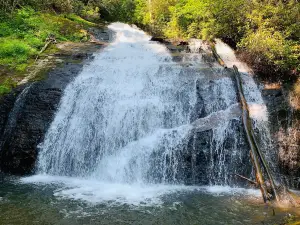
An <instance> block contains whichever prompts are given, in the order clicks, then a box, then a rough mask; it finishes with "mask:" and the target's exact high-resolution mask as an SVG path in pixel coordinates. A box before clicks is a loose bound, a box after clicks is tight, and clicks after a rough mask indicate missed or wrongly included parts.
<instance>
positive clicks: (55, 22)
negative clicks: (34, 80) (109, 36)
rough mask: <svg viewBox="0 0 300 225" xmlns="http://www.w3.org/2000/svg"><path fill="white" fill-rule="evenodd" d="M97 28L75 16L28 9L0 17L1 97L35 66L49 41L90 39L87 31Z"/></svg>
mask: <svg viewBox="0 0 300 225" xmlns="http://www.w3.org/2000/svg"><path fill="white" fill-rule="evenodd" d="M91 26H96V24H95V23H92V22H89V21H87V20H85V19H83V18H81V17H80V16H78V15H76V14H74V13H71V12H70V13H55V12H51V11H49V10H48V11H37V9H33V8H31V7H29V6H24V7H20V8H18V9H15V10H14V11H12V12H11V13H2V14H0V43H1V44H0V95H1V94H5V93H8V92H10V90H11V88H13V87H14V86H15V85H16V76H18V77H20V76H23V74H24V73H25V72H26V69H27V68H28V67H29V66H30V65H32V64H33V63H34V62H35V59H36V58H37V56H38V55H39V54H40V51H41V49H43V47H44V45H45V43H46V42H47V39H48V38H49V37H53V38H55V40H56V41H58V42H60V41H73V42H81V41H87V40H88V39H89V34H88V32H87V28H89V27H91Z"/></svg>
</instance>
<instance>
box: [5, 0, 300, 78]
mask: <svg viewBox="0 0 300 225" xmlns="http://www.w3.org/2000/svg"><path fill="white" fill-rule="evenodd" d="M0 9H1V12H0V14H1V16H0V43H1V45H0V64H1V63H2V64H4V63H6V64H14V62H15V59H14V58H16V57H17V58H18V65H15V67H18V66H19V67H20V65H22V62H25V61H26V60H28V58H30V57H32V56H34V55H35V54H36V52H37V51H38V49H39V48H41V46H43V43H44V41H45V39H46V38H47V36H48V35H49V34H50V33H54V34H55V36H56V37H57V38H58V40H62V41H63V40H79V41H82V40H85V39H87V38H88V37H87V35H86V33H84V32H83V31H82V28H84V26H89V25H92V24H89V23H91V22H95V23H96V22H97V20H98V19H99V18H100V17H101V18H102V19H103V20H106V21H122V22H126V23H132V24H136V25H138V26H139V27H141V28H143V29H145V30H147V31H148V32H150V33H152V34H154V35H156V36H160V37H164V38H171V39H188V38H201V39H204V40H208V41H212V40H213V39H214V38H221V39H223V40H224V41H225V42H227V43H229V44H230V45H231V46H233V47H234V48H236V49H237V50H238V52H240V57H242V58H243V60H245V61H247V62H248V63H250V64H251V65H252V66H253V68H254V69H255V70H256V71H257V72H259V73H260V74H262V75H268V76H271V77H273V78H288V77H291V76H294V77H295V76H298V75H299V72H300V63H299V61H300V3H299V1H298V0H0ZM82 18H83V19H82ZM78 24H80V26H81V27H79V28H80V29H79V28H78V26H77V25H78ZM75 31H76V32H75ZM24 40H25V41H24ZM21 67H22V66H21ZM24 67H25V66H24ZM19 69H20V70H22V68H19Z"/></svg>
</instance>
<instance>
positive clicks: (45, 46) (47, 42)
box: [35, 35, 56, 61]
mask: <svg viewBox="0 0 300 225" xmlns="http://www.w3.org/2000/svg"><path fill="white" fill-rule="evenodd" d="M51 43H56V39H55V37H54V36H53V35H50V36H49V37H48V38H47V39H46V43H45V45H44V47H43V48H42V49H41V51H40V52H39V53H38V55H37V56H36V58H35V61H36V60H38V58H39V56H40V54H42V53H43V52H44V51H46V49H47V48H48V46H49V45H50V44H51Z"/></svg>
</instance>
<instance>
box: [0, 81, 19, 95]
mask: <svg viewBox="0 0 300 225" xmlns="http://www.w3.org/2000/svg"><path fill="white" fill-rule="evenodd" d="M16 85H17V84H16V82H15V81H14V80H12V79H11V78H7V79H5V81H4V82H3V83H2V84H0V96H1V95H4V94H8V93H9V92H10V91H11V89H12V88H14V87H16Z"/></svg>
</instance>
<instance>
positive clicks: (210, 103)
mask: <svg viewBox="0 0 300 225" xmlns="http://www.w3.org/2000/svg"><path fill="white" fill-rule="evenodd" d="M109 28H110V29H111V30H113V31H114V32H115V40H114V41H113V42H112V43H111V44H110V45H109V46H108V47H106V48H105V49H104V50H101V51H100V52H97V53H95V58H94V60H93V61H92V62H90V63H89V64H88V65H86V66H85V67H84V68H83V71H82V72H81V73H80V74H79V75H78V77H76V78H75V80H74V81H72V82H71V83H70V84H69V85H68V86H67V88H66V89H65V91H64V95H63V97H62V100H61V102H60V106H59V108H58V110H57V113H56V115H55V119H54V121H53V122H52V124H51V126H50V128H49V130H48V132H47V134H46V136H45V139H44V141H43V143H41V144H40V145H39V149H40V150H39V151H40V152H39V158H38V163H37V174H38V175H37V176H35V177H33V178H31V181H34V182H45V181H51V182H52V181H56V180H57V179H62V180H64V182H65V183H67V184H69V185H71V184H72V185H74V186H75V187H76V188H75V189H76V190H75V189H68V190H64V191H60V192H59V193H58V194H57V195H62V196H64V195H69V196H72V197H73V198H81V197H82V196H86V198H89V199H91V197H90V195H93V196H94V195H95V193H98V194H99V196H101V200H103V199H102V198H105V199H106V200H107V198H110V197H112V195H113V194H112V193H109V194H110V197H108V196H105V197H104V194H103V193H106V195H109V194H108V193H107V192H108V190H107V188H108V189H110V188H111V189H113V190H116V189H117V190H116V192H118V193H119V192H120V193H123V192H126V194H125V193H123V194H124V195H122V194H120V195H122V196H121V198H129V196H131V194H129V195H128V190H129V191H130V190H131V188H133V187H135V189H134V190H135V192H136V193H138V192H139V193H142V195H143V197H144V200H145V199H148V198H151V196H152V194H153V193H156V191H155V190H157V194H160V193H161V192H163V191H162V190H165V189H167V190H169V191H170V190H171V191H174V190H177V188H183V186H182V185H187V184H188V185H236V184H238V183H239V182H238V181H237V180H236V178H235V177H234V176H233V174H243V175H246V176H251V172H252V167H251V163H250V158H249V152H248V145H247V143H246V141H245V140H246V139H245V136H244V132H243V128H242V126H241V121H240V113H241V111H240V108H239V104H238V100H237V96H236V91H235V88H234V82H233V81H232V78H231V77H230V75H229V73H227V72H226V71H223V70H222V68H221V67H220V66H218V65H216V64H214V65H212V64H207V63H206V62H205V60H203V57H202V56H201V55H200V57H199V54H198V53H196V52H191V53H190V55H189V54H188V53H186V56H185V57H184V59H183V60H184V61H185V64H178V63H176V62H174V61H172V57H171V54H170V53H169V51H168V49H167V48H166V47H165V46H164V45H161V44H159V43H156V42H151V41H149V40H150V36H148V35H147V34H145V33H144V32H143V31H141V30H139V29H137V28H133V27H131V26H129V25H125V24H121V23H114V24H111V25H110V26H109ZM195 46H196V47H195V49H199V46H197V45H195ZM202 50H203V49H202ZM195 51H197V50H195ZM197 54H198V55H197ZM201 54H205V53H201ZM51 177H52V178H51ZM70 179H73V180H70ZM78 179H79V180H80V181H78ZM29 180H30V178H29ZM83 180H84V181H83ZM93 182H96V183H97V187H95V186H93V185H91V183H93ZM84 184H86V185H85V186H84V187H83V186H81V185H84ZM78 185H79V186H80V188H78ZM120 185H121V186H120ZM153 185H156V187H157V188H158V189H155V188H154V189H151V188H152V187H153ZM162 185H163V186H164V187H166V186H167V187H168V188H162ZM89 186H93V187H94V188H92V189H90V188H91V187H89ZM100 186H101V187H102V188H101V190H102V192H101V193H99V192H100V191H99V190H98V189H99V187H100ZM141 186H142V187H143V188H142V189H138V190H137V189H136V188H137V187H141ZM103 188H106V189H105V190H103ZM145 188H146V189H145ZM184 188H187V186H184ZM95 189H96V190H95ZM145 190H148V191H149V192H147V191H145ZM78 192H81V193H80V194H78ZM145 192H147V193H148V194H149V193H152V194H150V195H151V196H150V197H149V195H148V194H145ZM75 193H77V194H75ZM83 193H85V194H83ZM125 195H126V196H125ZM74 196H76V197H74ZM87 196H88V197H87ZM99 196H98V197H99ZM113 196H114V195H113ZM118 197H120V196H118ZM131 197H132V196H131ZM95 198H96V197H95ZM112 198H113V197H112Z"/></svg>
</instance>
